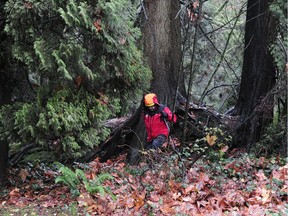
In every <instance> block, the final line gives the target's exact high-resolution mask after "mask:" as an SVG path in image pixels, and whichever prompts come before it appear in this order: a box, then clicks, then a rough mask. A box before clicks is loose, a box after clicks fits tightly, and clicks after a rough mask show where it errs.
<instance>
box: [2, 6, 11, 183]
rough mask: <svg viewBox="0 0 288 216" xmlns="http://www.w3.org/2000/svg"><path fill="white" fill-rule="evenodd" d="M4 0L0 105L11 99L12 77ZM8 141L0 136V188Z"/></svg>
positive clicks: (5, 170)
mask: <svg viewBox="0 0 288 216" xmlns="http://www.w3.org/2000/svg"><path fill="white" fill-rule="evenodd" d="M5 2H6V1H2V2H1V3H0V51H1V55H0V107H1V106H2V105H5V104H8V103H10V101H11V94H12V83H11V81H12V79H9V76H8V71H9V69H8V65H9V64H8V61H9V57H10V51H9V48H8V44H9V43H8V44H7V39H8V38H7V35H6V34H5V33H4V25H5V22H4V16H5V15H4V5H5ZM8 152H9V143H8V142H7V141H6V140H1V137H0V188H2V187H4V186H5V185H6V181H7V166H8Z"/></svg>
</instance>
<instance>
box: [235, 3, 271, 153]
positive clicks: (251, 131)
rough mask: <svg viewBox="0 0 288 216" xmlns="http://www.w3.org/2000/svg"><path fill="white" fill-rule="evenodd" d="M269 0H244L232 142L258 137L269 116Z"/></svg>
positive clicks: (246, 142) (248, 142)
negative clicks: (241, 56) (242, 47)
mask: <svg viewBox="0 0 288 216" xmlns="http://www.w3.org/2000/svg"><path fill="white" fill-rule="evenodd" d="M269 2H271V0H262V1H258V0H248V5H247V15H246V26H245V50H244V59H243V68H242V75H241V85H240V92H239V98H238V101H237V103H236V106H235V114H236V115H239V116H240V124H241V125H239V126H238V130H237V135H236V136H235V145H236V146H240V147H247V148H248V150H249V149H250V147H251V146H252V145H253V144H254V143H255V142H257V141H259V139H260V137H261V132H262V129H263V126H265V124H266V123H267V122H269V121H270V120H272V117H273V112H272V111H273V96H271V95H269V94H268V93H269V91H270V90H271V89H272V88H273V86H274V84H275V74H276V73H275V72H276V69H275V66H274V64H273V61H272V58H271V56H270V54H269V50H268V47H269V43H270V42H271V40H273V36H274V34H275V29H274V28H273V27H274V26H273V18H272V16H271V15H270V13H269Z"/></svg>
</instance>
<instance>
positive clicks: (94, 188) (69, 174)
mask: <svg viewBox="0 0 288 216" xmlns="http://www.w3.org/2000/svg"><path fill="white" fill-rule="evenodd" d="M56 164H57V165H58V166H59V171H60V172H61V175H59V176H57V177H56V179H55V182H56V183H63V184H65V185H67V186H68V187H69V188H70V192H71V194H72V195H76V196H78V195H80V192H79V187H80V184H82V183H83V184H84V187H85V189H86V190H87V191H88V192H89V193H90V194H96V193H100V194H101V195H102V196H104V195H105V194H106V193H108V194H109V195H110V196H111V197H112V198H113V199H115V198H116V197H115V195H114V194H113V193H112V192H111V190H110V189H109V187H104V186H103V183H104V181H106V180H112V179H113V177H112V176H111V175H110V174H109V173H102V174H99V175H97V176H95V177H94V178H93V179H91V180H88V179H87V178H86V175H85V173H84V172H83V170H81V169H76V170H75V171H73V170H72V169H70V168H68V167H66V166H64V165H62V164H60V163H56Z"/></svg>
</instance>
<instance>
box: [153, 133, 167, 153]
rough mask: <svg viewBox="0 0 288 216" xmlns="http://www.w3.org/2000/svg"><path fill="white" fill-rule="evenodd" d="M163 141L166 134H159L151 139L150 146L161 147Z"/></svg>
mask: <svg viewBox="0 0 288 216" xmlns="http://www.w3.org/2000/svg"><path fill="white" fill-rule="evenodd" d="M165 141H166V136H164V135H162V134H160V135H159V136H157V137H156V138H155V139H153V141H152V146H151V148H153V149H157V148H159V147H161V146H162V145H163V143H164V142H165Z"/></svg>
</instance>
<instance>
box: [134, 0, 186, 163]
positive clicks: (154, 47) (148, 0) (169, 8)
mask: <svg viewBox="0 0 288 216" xmlns="http://www.w3.org/2000/svg"><path fill="white" fill-rule="evenodd" d="M143 6H144V7H143V11H144V15H145V18H144V23H143V25H142V35H143V47H144V56H146V58H147V61H148V65H149V66H150V69H151V70H152V73H153V79H152V82H151V88H150V91H151V92H154V93H156V94H157V97H158V99H159V101H160V103H162V104H166V105H167V106H168V107H169V108H170V109H171V110H173V106H174V101H175V97H176V92H177V89H178V91H179V92H180V93H181V94H182V95H184V96H185V95H186V92H185V85H184V75H183V73H182V71H181V67H180V64H181V40H180V39H181V31H180V19H179V17H177V13H178V11H179V10H180V1H174V0H144V1H143ZM139 118H140V120H139V122H138V124H137V126H136V129H135V134H136V135H135V136H133V138H132V142H131V149H132V150H131V152H130V162H131V163H135V162H137V159H138V149H139V148H140V147H141V146H143V143H145V139H146V136H145V135H146V133H145V128H144V123H143V119H142V118H141V115H140V114H139Z"/></svg>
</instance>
